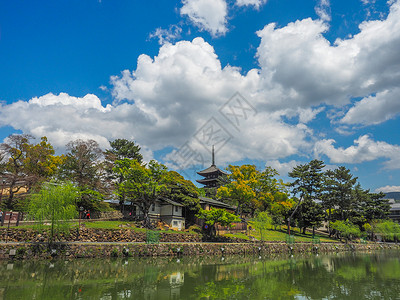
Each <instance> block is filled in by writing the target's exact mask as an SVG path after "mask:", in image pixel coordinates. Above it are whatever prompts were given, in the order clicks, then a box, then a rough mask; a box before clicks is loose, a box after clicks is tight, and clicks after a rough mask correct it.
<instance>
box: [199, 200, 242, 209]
mask: <svg viewBox="0 0 400 300" xmlns="http://www.w3.org/2000/svg"><path fill="white" fill-rule="evenodd" d="M199 199H200V204H204V203H205V204H209V205H211V206H215V207H222V208H228V209H231V210H235V207H234V206H232V205H229V204H226V203H224V202H221V201H218V200H214V199H211V198H206V197H199Z"/></svg>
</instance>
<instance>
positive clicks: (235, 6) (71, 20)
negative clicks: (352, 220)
mask: <svg viewBox="0 0 400 300" xmlns="http://www.w3.org/2000/svg"><path fill="white" fill-rule="evenodd" d="M399 49H400V1H393V0H392V1H379V0H375V1H373V0H348V1H329V0H318V1H311V0H310V1H289V0H279V1H278V0H268V1H266V0H182V1H160V0H158V1H155V0H154V1H152V0H150V1H134V0H130V1H123V0H120V1H111V0H101V1H99V0H84V1H82V0H79V1H78V0H65V1H63V0H58V1H40V3H39V2H34V1H1V2H0V140H4V139H5V138H6V137H7V136H8V135H9V134H12V133H21V132H23V133H29V134H31V135H33V136H35V137H37V138H39V137H41V136H44V135H45V136H47V137H48V138H49V140H50V142H51V143H52V144H53V145H54V146H55V148H56V149H57V151H58V152H59V153H61V152H63V151H64V149H65V144H66V143H68V142H69V141H70V140H74V139H78V138H80V139H95V140H96V141H98V142H99V144H100V145H101V146H102V147H103V148H107V147H108V141H109V140H113V139H116V138H128V139H133V140H135V141H136V142H137V143H139V144H140V145H141V146H142V149H143V153H144V155H145V158H146V159H147V160H149V159H151V158H156V159H158V160H159V161H161V162H163V163H165V164H167V165H168V166H169V167H170V168H175V169H177V170H179V171H180V172H181V173H182V174H183V175H185V176H186V177H187V178H188V179H191V180H194V179H196V178H197V177H196V176H195V171H196V170H199V169H201V168H203V167H204V168H205V167H208V165H209V164H210V160H211V155H210V149H211V145H213V144H214V145H215V149H216V153H217V154H216V157H217V164H218V165H219V166H220V167H226V166H227V165H228V164H242V163H254V164H256V165H257V166H259V167H260V168H264V167H265V166H266V165H268V166H272V167H274V168H276V169H277V170H278V171H279V172H280V174H281V175H282V176H283V178H284V179H285V180H286V179H287V177H286V175H287V172H288V171H290V170H291V169H292V168H293V167H294V166H296V165H297V164H302V163H306V162H309V161H310V160H311V159H313V158H319V159H322V160H324V161H325V163H326V164H327V166H328V167H329V168H335V167H337V166H340V165H344V166H346V167H348V168H349V169H350V170H351V171H352V173H353V174H354V175H355V176H357V177H358V178H359V181H360V183H361V184H362V186H363V187H364V188H369V189H371V190H372V191H375V190H382V191H387V192H389V191H400V181H399V178H400V176H399V175H400V134H399V128H400V126H399V125H400V122H399V113H400V99H399V96H400V51H399Z"/></svg>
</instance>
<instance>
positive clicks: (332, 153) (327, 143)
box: [314, 135, 400, 169]
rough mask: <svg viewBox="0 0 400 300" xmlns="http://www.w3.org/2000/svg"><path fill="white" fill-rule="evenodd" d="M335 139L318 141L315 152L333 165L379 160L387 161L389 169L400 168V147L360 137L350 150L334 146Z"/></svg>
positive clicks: (365, 136) (386, 164)
mask: <svg viewBox="0 0 400 300" xmlns="http://www.w3.org/2000/svg"><path fill="white" fill-rule="evenodd" d="M334 143H335V141H334V140H333V139H326V140H321V141H318V142H317V143H316V144H315V148H314V151H315V153H316V154H318V155H326V156H327V157H329V159H330V161H331V162H333V163H350V164H354V163H362V162H366V161H372V160H376V159H379V158H384V159H387V161H386V162H385V163H384V165H385V167H386V168H387V169H398V168H400V158H399V155H398V154H399V153H400V146H398V145H391V144H388V143H386V142H381V141H378V142H376V141H373V140H372V139H371V138H370V137H369V136H368V135H363V136H360V137H359V138H358V139H356V140H355V141H354V145H352V146H349V147H348V148H343V147H338V148H335V146H334Z"/></svg>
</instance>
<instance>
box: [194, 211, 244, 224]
mask: <svg viewBox="0 0 400 300" xmlns="http://www.w3.org/2000/svg"><path fill="white" fill-rule="evenodd" d="M196 217H198V218H199V219H203V220H204V222H205V223H206V224H208V225H210V226H214V224H216V223H218V224H220V225H221V226H228V227H231V226H232V223H235V222H240V221H241V219H240V218H239V217H238V216H236V215H234V214H232V213H230V212H228V211H226V210H225V209H222V208H211V209H210V210H205V209H201V208H200V210H199V212H198V214H197V215H196Z"/></svg>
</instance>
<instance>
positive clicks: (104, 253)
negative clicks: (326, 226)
mask: <svg viewBox="0 0 400 300" xmlns="http://www.w3.org/2000/svg"><path fill="white" fill-rule="evenodd" d="M382 249H386V250H388V249H393V250H394V249H396V250H400V245H396V244H365V245H364V244H347V245H346V244H339V243H337V244H336V243H335V244H333V243H327V244H319V245H312V244H309V243H296V244H293V245H287V244H285V243H262V244H260V243H257V244H250V243H245V244H238V243H161V244H144V243H115V244H112V243H108V244H99V243H87V244H82V243H57V244H54V245H53V246H51V247H49V246H48V244H47V243H18V244H0V259H32V258H36V259H37V258H40V259H49V258H66V259H69V258H94V257H129V256H180V255H192V256H193V255H196V256H200V255H231V254H240V255H263V254H272V253H286V254H291V253H292V254H294V253H310V252H317V253H328V252H342V251H375V250H382Z"/></svg>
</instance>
